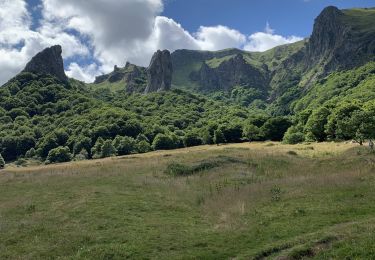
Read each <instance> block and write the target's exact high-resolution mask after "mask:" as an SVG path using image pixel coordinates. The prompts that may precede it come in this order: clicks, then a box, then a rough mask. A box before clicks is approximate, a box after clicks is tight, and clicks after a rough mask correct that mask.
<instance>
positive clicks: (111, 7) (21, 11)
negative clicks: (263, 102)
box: [0, 0, 301, 84]
mask: <svg viewBox="0 0 375 260" xmlns="http://www.w3.org/2000/svg"><path fill="white" fill-rule="evenodd" d="M26 3H27V1H26V0H0V18H1V19H0V55H1V59H0V84H2V83H4V82H5V81H6V80H8V79H9V78H11V77H12V76H14V75H15V74H16V73H18V72H19V71H20V70H22V68H23V67H24V66H25V64H26V63H27V61H28V60H29V59H30V58H31V57H32V56H34V55H35V54H36V53H37V52H39V51H41V50H42V49H44V48H46V47H48V46H50V45H55V44H60V45H62V47H63V57H64V58H65V59H66V58H72V57H73V59H72V60H73V62H72V63H71V64H67V67H68V69H67V75H68V76H70V77H74V78H77V79H80V80H83V81H86V82H91V81H92V80H93V79H94V77H95V76H97V75H98V74H101V73H105V72H109V71H111V70H112V69H113V66H114V65H119V66H123V65H124V64H125V62H126V61H129V62H132V63H135V64H137V65H142V66H147V65H148V63H149V61H150V58H151V56H152V54H153V53H154V52H155V51H156V50H158V49H169V50H170V51H174V50H176V49H194V50H220V49H225V48H242V49H245V50H250V51H264V50H267V49H269V48H272V47H275V46H277V45H280V44H286V43H291V42H295V41H298V40H301V38H299V37H296V36H290V37H283V36H281V35H277V34H275V33H274V30H273V29H271V27H270V26H269V24H268V23H267V27H266V29H265V32H257V33H254V34H252V35H250V36H246V35H244V34H242V33H241V32H239V31H237V30H235V29H232V28H228V27H226V26H223V25H218V26H212V27H206V26H201V27H200V28H199V29H198V31H197V32H195V33H190V32H188V31H186V30H185V29H184V28H183V27H182V26H181V25H180V24H179V23H177V22H175V21H174V20H173V19H170V18H168V17H164V16H160V14H161V12H162V10H163V2H162V0H91V1H87V0H64V1H60V0H42V4H41V5H40V6H38V7H37V8H38V9H39V10H41V11H42V15H43V17H42V19H41V20H40V21H39V24H40V26H39V27H38V28H37V29H34V30H32V29H31V22H32V19H31V15H30V13H29V12H28V10H27V7H28V6H27V4H26ZM77 55H79V56H86V57H88V60H89V61H90V60H93V63H92V64H91V65H88V66H82V67H81V66H80V65H79V64H78V63H77V62H75V59H74V57H75V56H77ZM96 63H97V64H99V65H96Z"/></svg>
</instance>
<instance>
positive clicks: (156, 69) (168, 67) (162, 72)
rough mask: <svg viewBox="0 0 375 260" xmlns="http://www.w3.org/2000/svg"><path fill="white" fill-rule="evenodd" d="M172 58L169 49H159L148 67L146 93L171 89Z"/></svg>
mask: <svg viewBox="0 0 375 260" xmlns="http://www.w3.org/2000/svg"><path fill="white" fill-rule="evenodd" d="M172 73H173V68H172V59H171V54H170V52H169V51H168V50H164V51H160V50H159V51H157V52H156V53H155V54H154V55H153V56H152V59H151V62H150V66H149V67H148V68H147V88H146V90H145V93H150V92H159V91H164V90H170V89H171V84H172Z"/></svg>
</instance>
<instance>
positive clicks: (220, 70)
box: [190, 54, 268, 92]
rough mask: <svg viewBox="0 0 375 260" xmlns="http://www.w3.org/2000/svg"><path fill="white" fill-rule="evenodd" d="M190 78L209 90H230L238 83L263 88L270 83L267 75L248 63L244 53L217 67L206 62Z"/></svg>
mask: <svg viewBox="0 0 375 260" xmlns="http://www.w3.org/2000/svg"><path fill="white" fill-rule="evenodd" d="M264 69H265V70H267V68H264ZM190 78H191V79H192V80H194V81H197V82H198V83H199V85H200V86H201V88H202V90H204V91H208V92H210V91H217V90H224V91H229V90H231V89H232V87H234V86H237V85H239V86H245V87H253V88H258V89H263V88H265V86H267V83H268V82H267V81H268V79H267V75H265V74H264V73H262V72H261V71H260V70H258V69H257V68H254V67H253V66H251V65H250V64H248V63H247V62H246V60H245V59H244V57H243V55H242V54H237V55H236V56H234V57H233V58H231V59H229V60H227V61H223V62H222V63H221V64H220V65H219V66H218V67H216V68H211V67H209V66H208V65H207V64H206V63H205V62H204V63H203V64H202V67H201V69H200V70H199V72H198V73H192V74H191V75H190Z"/></svg>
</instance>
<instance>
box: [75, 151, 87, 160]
mask: <svg viewBox="0 0 375 260" xmlns="http://www.w3.org/2000/svg"><path fill="white" fill-rule="evenodd" d="M88 158H89V153H88V152H87V150H86V149H84V148H83V149H82V150H81V151H80V152H79V153H77V154H76V155H75V156H74V159H75V160H76V161H83V160H87V159H88Z"/></svg>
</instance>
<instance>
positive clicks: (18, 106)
mask: <svg viewBox="0 0 375 260" xmlns="http://www.w3.org/2000/svg"><path fill="white" fill-rule="evenodd" d="M373 21H375V9H374V8H370V9H348V10H339V9H337V8H335V7H327V8H325V9H324V10H323V11H322V13H321V14H320V15H319V16H318V17H317V18H316V20H315V24H314V29H313V33H312V35H311V37H310V38H309V39H305V40H303V41H300V42H296V43H293V44H288V45H283V46H278V47H276V48H273V49H271V50H269V51H266V52H246V51H242V50H238V49H226V50H222V51H216V52H210V51H194V50H177V51H175V52H173V53H169V52H168V51H158V52H156V53H155V54H154V56H153V58H152V60H151V62H150V65H149V66H148V68H144V67H139V66H136V65H134V64H130V63H127V64H126V65H125V67H124V68H119V67H117V66H115V67H114V70H113V72H111V73H109V74H106V75H102V76H99V77H97V78H96V80H95V82H94V83H92V84H85V83H83V82H79V81H77V80H74V79H69V78H68V77H67V76H66V75H65V72H64V64H63V59H62V57H61V53H62V49H61V47H60V46H52V47H50V48H47V49H45V50H43V51H42V52H40V53H38V54H37V55H36V56H35V57H33V58H32V59H31V61H30V62H29V63H28V64H27V65H26V67H25V69H24V70H23V71H22V73H20V74H19V75H17V76H15V77H14V78H13V79H11V80H10V81H9V82H7V83H6V84H5V85H3V86H2V87H1V88H0V153H1V154H2V155H3V157H4V158H5V160H7V161H10V160H16V159H20V158H21V159H22V158H23V157H27V158H37V159H38V160H41V161H47V162H54V161H53V160H52V159H51V158H56V156H52V157H51V156H48V155H49V154H52V155H56V154H59V153H62V152H65V153H69V154H70V153H71V154H70V155H69V156H68V155H66V154H65V156H64V157H63V158H65V159H66V158H72V157H74V158H76V159H79V158H89V159H91V158H96V157H104V156H108V155H112V154H113V153H116V154H120V155H123V154H128V153H137V152H147V151H150V150H152V149H154V150H158V149H172V148H178V147H184V146H193V145H200V144H211V143H218V144H219V143H227V142H242V141H245V140H250V141H253V140H258V141H262V140H275V141H280V140H282V139H284V141H285V142H288V143H297V142H302V141H305V140H306V141H325V140H350V139H355V140H357V141H358V142H360V143H362V142H363V140H364V139H366V138H367V139H369V138H375V102H374V100H375V25H374V23H373ZM103 147H104V148H105V151H106V152H103V149H104V148H103ZM111 153H112V154H111ZM51 160H52V161H51Z"/></svg>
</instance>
